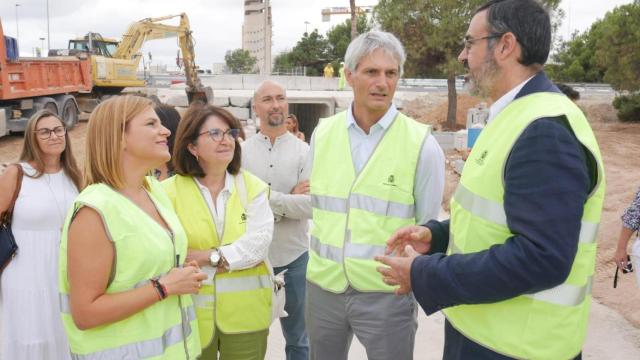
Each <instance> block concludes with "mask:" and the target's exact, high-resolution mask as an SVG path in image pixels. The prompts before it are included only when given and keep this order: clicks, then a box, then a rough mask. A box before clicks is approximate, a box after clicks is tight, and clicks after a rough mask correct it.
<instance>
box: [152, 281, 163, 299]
mask: <svg viewBox="0 0 640 360" xmlns="http://www.w3.org/2000/svg"><path fill="white" fill-rule="evenodd" d="M151 285H152V286H153V290H155V292H156V294H157V295H158V301H161V300H162V294H160V291H158V288H156V286H155V284H154V283H153V281H151Z"/></svg>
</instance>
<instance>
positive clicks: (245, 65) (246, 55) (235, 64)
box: [224, 49, 257, 74]
mask: <svg viewBox="0 0 640 360" xmlns="http://www.w3.org/2000/svg"><path fill="white" fill-rule="evenodd" d="M224 61H225V62H226V63H227V67H228V68H229V70H231V73H232V74H251V73H254V72H255V68H254V67H255V65H256V61H257V60H256V58H254V57H253V56H251V53H250V52H249V50H243V49H235V50H233V51H232V50H229V51H227V53H226V54H225V56H224Z"/></svg>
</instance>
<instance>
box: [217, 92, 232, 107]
mask: <svg viewBox="0 0 640 360" xmlns="http://www.w3.org/2000/svg"><path fill="white" fill-rule="evenodd" d="M213 105H215V106H220V107H227V106H229V97H228V96H219V95H216V94H214V95H213Z"/></svg>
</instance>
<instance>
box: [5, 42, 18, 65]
mask: <svg viewBox="0 0 640 360" xmlns="http://www.w3.org/2000/svg"><path fill="white" fill-rule="evenodd" d="M4 46H5V47H6V48H7V60H9V61H17V60H18V57H20V55H19V54H20V53H19V52H18V41H17V40H16V39H15V38H12V37H10V36H5V37H4Z"/></svg>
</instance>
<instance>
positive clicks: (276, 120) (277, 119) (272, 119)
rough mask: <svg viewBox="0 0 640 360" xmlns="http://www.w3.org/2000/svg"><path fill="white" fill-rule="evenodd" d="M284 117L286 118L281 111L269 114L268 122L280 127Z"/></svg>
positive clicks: (270, 124)
mask: <svg viewBox="0 0 640 360" xmlns="http://www.w3.org/2000/svg"><path fill="white" fill-rule="evenodd" d="M284 119H285V116H284V114H280V113H274V114H272V115H267V124H268V125H269V126H271V127H278V126H280V125H282V124H283V123H284Z"/></svg>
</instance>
